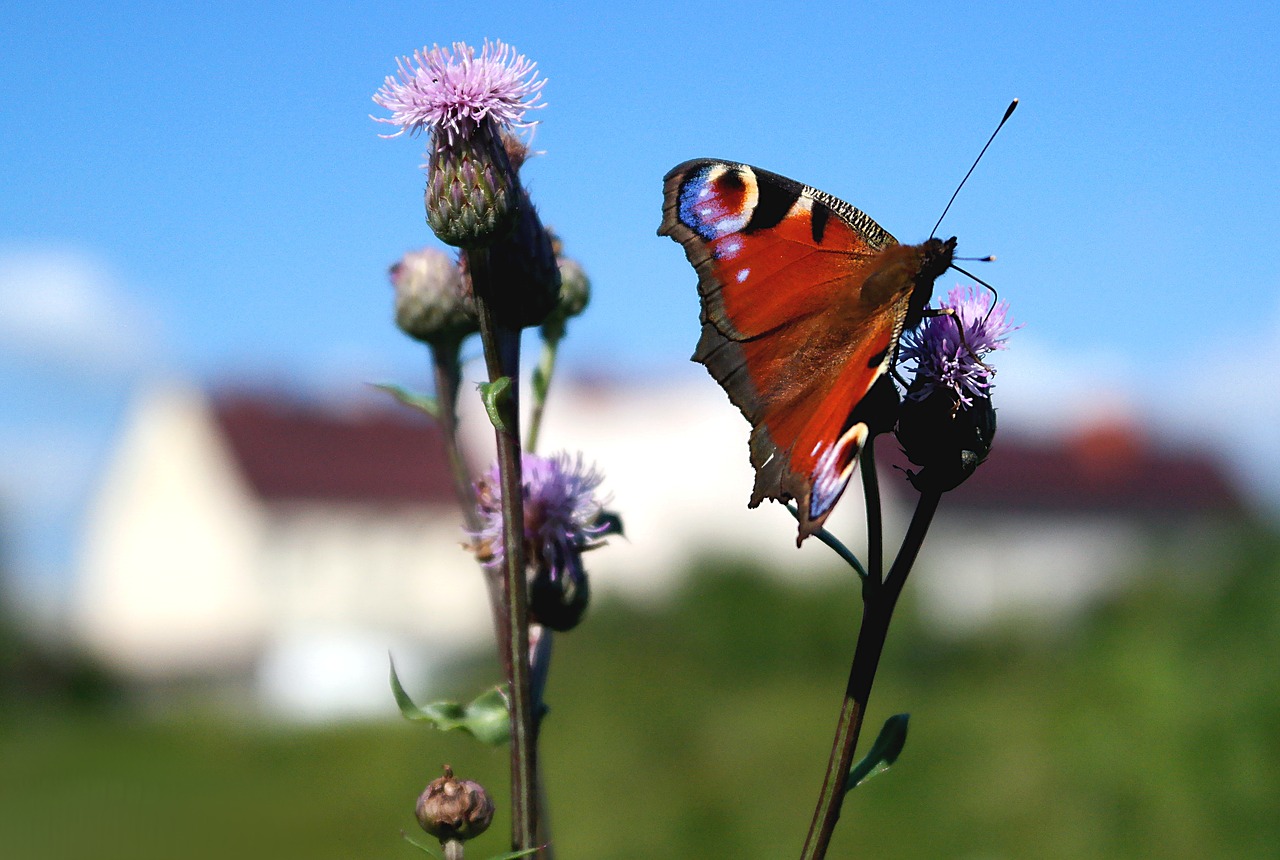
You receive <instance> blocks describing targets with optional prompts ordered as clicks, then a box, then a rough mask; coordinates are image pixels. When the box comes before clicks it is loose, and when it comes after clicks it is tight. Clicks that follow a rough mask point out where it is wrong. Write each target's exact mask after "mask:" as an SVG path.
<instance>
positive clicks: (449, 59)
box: [373, 39, 546, 146]
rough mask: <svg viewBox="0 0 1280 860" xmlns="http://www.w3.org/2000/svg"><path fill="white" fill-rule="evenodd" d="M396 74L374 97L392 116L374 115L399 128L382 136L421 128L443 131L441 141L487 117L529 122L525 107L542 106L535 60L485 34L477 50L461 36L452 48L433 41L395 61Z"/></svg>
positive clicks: (466, 133)
mask: <svg viewBox="0 0 1280 860" xmlns="http://www.w3.org/2000/svg"><path fill="white" fill-rule="evenodd" d="M397 66H398V67H399V72H400V79H399V80H396V79H395V78H394V77H392V76H390V75H388V76H387V79H386V81H385V82H384V83H383V85H382V88H381V89H379V90H378V92H377V93H376V94H375V95H374V97H373V100H374V102H375V103H377V104H378V105H379V106H380V107H384V108H386V109H387V110H389V111H391V116H390V117H389V118H386V117H373V119H375V120H377V121H378V122H384V123H387V124H389V125H397V126H399V127H400V130H399V131H397V132H395V134H388V135H383V137H397V136H399V135H402V134H404V133H405V132H409V133H410V134H417V133H419V132H421V131H422V130H423V129H427V130H428V131H430V132H433V133H437V134H438V133H440V132H443V134H444V138H445V142H446V143H448V144H449V145H450V146H452V145H453V143H454V139H455V137H458V138H463V139H466V138H469V137H470V136H471V135H472V133H473V132H474V131H475V130H476V129H477V128H479V127H480V125H481V124H482V123H484V122H485V121H486V120H489V121H491V122H493V123H496V124H497V125H498V126H499V127H503V128H529V127H531V126H533V125H534V124H535V123H533V122H526V121H525V119H524V115H525V111H528V110H534V109H537V108H540V107H543V104H542V103H541V102H539V99H540V98H541V95H542V87H543V86H544V85H545V84H546V79H545V78H540V77H538V67H537V64H536V63H534V62H533V61H532V60H529V59H527V58H526V57H525V56H524V55H523V54H517V53H516V52H515V49H514V48H512V47H511V46H510V45H507V44H504V43H503V42H501V41H493V42H490V41H489V40H487V39H486V40H485V43H484V47H483V48H481V50H480V56H479V57H477V56H476V50H475V48H473V47H471V46H469V45H467V44H466V43H464V42H454V43H453V49H452V50H450V49H449V48H442V47H440V46H439V45H434V46H432V47H431V49H430V50H428V49H427V48H423V49H421V50H419V51H414V52H413V57H412V58H409V57H401V58H400V59H399V60H398V61H397Z"/></svg>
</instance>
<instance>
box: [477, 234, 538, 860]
mask: <svg viewBox="0 0 1280 860" xmlns="http://www.w3.org/2000/svg"><path fill="white" fill-rule="evenodd" d="M467 264H468V270H469V272H470V274H471V283H472V286H473V288H474V293H475V297H476V311H477V316H478V317H479V322H480V339H481V342H482V343H483V344H484V357H485V367H486V369H487V370H488V373H489V381H490V382H496V381H497V380H499V379H501V378H502V377H504V376H505V377H508V378H510V380H511V388H510V395H509V396H508V397H505V398H502V399H501V402H500V405H499V410H500V415H499V417H500V418H501V424H502V426H501V427H499V426H495V427H494V432H495V434H496V437H497V447H498V472H499V475H500V480H501V484H502V523H503V529H502V550H503V571H502V573H503V576H502V579H501V586H502V596H503V602H504V604H505V606H504V608H505V609H506V618H505V619H504V623H503V624H502V627H501V630H500V633H501V637H500V638H501V642H500V645H499V651H500V654H501V657H502V668H503V670H504V671H505V672H506V674H507V679H508V682H509V684H510V696H509V707H510V710H511V846H512V849H513V850H515V851H521V850H525V849H528V848H533V847H534V846H535V845H536V844H537V843H536V841H535V840H536V838H537V819H538V815H537V777H536V773H537V764H536V760H537V750H536V744H535V729H534V721H533V704H532V697H531V694H530V678H529V607H528V589H527V586H526V582H525V548H524V486H523V476H522V474H521V462H520V409H519V402H518V399H517V396H516V390H517V384H518V381H519V377H520V330H519V329H516V328H511V327H509V326H506V325H501V324H498V323H497V322H496V321H495V319H494V314H493V308H492V306H491V305H490V303H489V300H488V298H487V297H488V296H489V295H491V294H492V290H491V287H492V285H491V284H490V283H489V280H490V268H489V252H488V251H487V250H484V249H480V250H473V251H468V252H467Z"/></svg>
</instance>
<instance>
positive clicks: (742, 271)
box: [738, 269, 751, 283]
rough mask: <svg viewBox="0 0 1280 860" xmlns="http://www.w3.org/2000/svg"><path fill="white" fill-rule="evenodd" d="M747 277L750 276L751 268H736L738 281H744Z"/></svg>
mask: <svg viewBox="0 0 1280 860" xmlns="http://www.w3.org/2000/svg"><path fill="white" fill-rule="evenodd" d="M749 277H751V270H750V269H739V270H738V283H742V282H743V281H745V280H746V279H747V278H749Z"/></svg>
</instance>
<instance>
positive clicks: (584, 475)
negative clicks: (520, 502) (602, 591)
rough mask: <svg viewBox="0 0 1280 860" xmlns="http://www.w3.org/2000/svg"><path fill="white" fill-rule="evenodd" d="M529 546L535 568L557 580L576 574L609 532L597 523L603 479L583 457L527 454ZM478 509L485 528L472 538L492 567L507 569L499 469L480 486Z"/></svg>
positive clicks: (526, 534)
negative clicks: (587, 552)
mask: <svg viewBox="0 0 1280 860" xmlns="http://www.w3.org/2000/svg"><path fill="white" fill-rule="evenodd" d="M520 462H521V467H522V474H523V479H524V540H525V545H526V547H527V548H528V551H529V553H528V556H529V563H530V564H531V565H535V564H536V565H539V566H547V567H550V568H551V575H552V578H553V579H555V578H557V577H558V576H559V575H560V574H562V573H565V572H568V573H569V574H570V575H572V574H573V572H574V570H575V569H576V570H577V571H581V564H580V563H576V562H577V559H578V557H579V555H580V554H581V553H582V551H583V550H584V549H589V548H590V547H592V546H595V545H597V544H598V542H599V540H600V539H601V538H602V537H603V536H604V535H605V534H606V533H607V532H608V531H609V526H608V525H607V524H603V523H600V522H598V519H599V515H600V511H601V502H600V500H599V499H598V498H596V496H595V489H596V488H597V487H599V486H600V483H601V482H602V481H603V480H604V476H603V475H602V474H601V473H600V471H599V470H598V469H596V468H595V467H594V466H591V467H588V466H587V465H586V464H585V463H584V462H583V460H582V455H581V454H579V455H578V456H577V457H574V458H571V457H570V456H569V455H568V454H567V453H563V452H562V453H559V454H556V455H554V456H551V457H540V456H538V455H537V454H524V455H523V456H522V457H521V459H520ZM476 496H477V500H478V501H477V507H478V509H479V512H480V518H481V520H482V521H483V522H484V525H483V526H482V527H481V528H480V530H479V531H477V532H475V533H474V534H473V535H472V536H473V538H474V539H475V545H476V547H477V548H478V549H479V550H480V552H479V554H480V556H481V557H482V558H483V559H484V561H485V563H486V564H488V565H490V566H494V567H496V566H498V565H500V564H502V558H503V548H502V482H501V478H500V477H499V474H498V467H497V466H494V467H493V468H492V469H490V471H489V474H488V475H487V476H486V477H483V478H481V479H480V480H479V481H478V482H477V483H476Z"/></svg>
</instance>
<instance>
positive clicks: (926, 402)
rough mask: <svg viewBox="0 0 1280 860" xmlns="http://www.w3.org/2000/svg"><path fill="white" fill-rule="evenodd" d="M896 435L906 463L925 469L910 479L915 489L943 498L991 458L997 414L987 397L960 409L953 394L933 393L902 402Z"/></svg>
mask: <svg viewBox="0 0 1280 860" xmlns="http://www.w3.org/2000/svg"><path fill="white" fill-rule="evenodd" d="M897 433H898V442H899V443H901V445H902V450H903V451H904V452H905V453H906V455H907V459H909V460H910V461H911V462H912V463H915V464H916V465H917V466H920V467H921V468H920V471H918V472H913V473H909V474H908V479H909V480H910V481H911V485H912V486H913V487H915V488H916V489H917V490H919V491H920V492H922V493H923V492H930V491H932V492H939V493H942V492H946V491H947V490H954V489H955V488H956V487H958V486H960V484H961V483H963V482H964V481H965V480H966V479H968V477H969V476H970V475H972V474H973V473H974V471H975V470H976V469H977V468H978V466H980V465H982V463H983V461H984V460H986V459H987V455H988V454H989V453H991V441H992V439H993V438H994V437H995V434H996V410H995V408H994V407H993V406H992V405H991V400H990V399H989V398H986V397H975V398H973V399H972V403H971V404H970V405H969V406H968V407H967V408H961V406H960V403H959V402H958V401H957V400H956V397H955V395H954V393H952V392H951V391H949V390H947V389H944V388H935V389H934V390H932V391H930V392H929V393H928V394H927V395H925V396H924V397H923V398H920V399H913V398H911V397H908V398H907V399H906V400H904V401H903V403H902V411H901V413H900V414H899V417H898V431H897Z"/></svg>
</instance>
